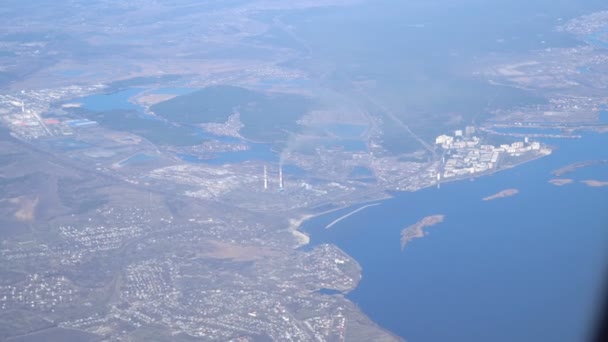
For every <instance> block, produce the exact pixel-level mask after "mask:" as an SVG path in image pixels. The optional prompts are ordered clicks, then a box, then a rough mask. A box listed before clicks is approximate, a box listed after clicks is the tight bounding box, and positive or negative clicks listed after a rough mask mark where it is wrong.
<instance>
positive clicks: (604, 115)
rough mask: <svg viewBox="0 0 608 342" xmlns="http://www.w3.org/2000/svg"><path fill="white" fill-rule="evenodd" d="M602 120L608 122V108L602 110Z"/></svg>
mask: <svg viewBox="0 0 608 342" xmlns="http://www.w3.org/2000/svg"><path fill="white" fill-rule="evenodd" d="M600 122H601V123H604V124H608V110H605V109H604V110H602V111H600Z"/></svg>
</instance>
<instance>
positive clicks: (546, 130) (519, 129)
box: [494, 127, 564, 135]
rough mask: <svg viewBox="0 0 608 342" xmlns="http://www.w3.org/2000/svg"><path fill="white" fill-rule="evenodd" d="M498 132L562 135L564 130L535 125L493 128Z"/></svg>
mask: <svg viewBox="0 0 608 342" xmlns="http://www.w3.org/2000/svg"><path fill="white" fill-rule="evenodd" d="M494 130H495V131H496V132H499V133H511V134H555V135H563V134H564V132H563V131H562V130H561V129H559V128H536V127H530V128H528V127H508V128H494Z"/></svg>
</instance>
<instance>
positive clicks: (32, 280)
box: [0, 273, 76, 312]
mask: <svg viewBox="0 0 608 342" xmlns="http://www.w3.org/2000/svg"><path fill="white" fill-rule="evenodd" d="M75 295H76V293H75V290H74V288H73V286H72V285H71V284H70V282H69V281H68V279H67V278H65V277H63V276H50V277H49V276H44V275H41V274H38V273H32V274H28V275H27V276H26V279H25V281H23V282H20V283H18V284H13V285H4V286H2V285H0V310H2V311H4V312H5V311H8V310H11V309H21V308H26V309H29V310H36V311H43V312H44V311H46V312H48V311H50V312H52V311H54V310H55V308H56V307H57V306H59V305H62V304H63V305H73V301H74V298H75Z"/></svg>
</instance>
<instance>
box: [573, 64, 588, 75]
mask: <svg viewBox="0 0 608 342" xmlns="http://www.w3.org/2000/svg"><path fill="white" fill-rule="evenodd" d="M576 71H577V72H579V73H581V74H588V73H590V72H591V67H589V66H580V67H578V68H576Z"/></svg>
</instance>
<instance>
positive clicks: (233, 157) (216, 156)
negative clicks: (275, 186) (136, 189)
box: [177, 143, 279, 165]
mask: <svg viewBox="0 0 608 342" xmlns="http://www.w3.org/2000/svg"><path fill="white" fill-rule="evenodd" d="M177 156H178V157H179V158H180V159H181V160H183V161H185V162H188V163H193V164H210V165H223V164H231V163H241V162H244V161H249V160H262V161H267V162H273V163H277V162H278V161H279V156H278V154H276V153H274V152H273V151H272V149H271V146H270V145H268V144H253V143H251V144H250V148H249V149H248V150H245V151H235V152H220V153H213V156H212V158H209V159H202V158H199V157H197V156H195V155H191V154H183V153H181V154H178V155H177Z"/></svg>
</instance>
